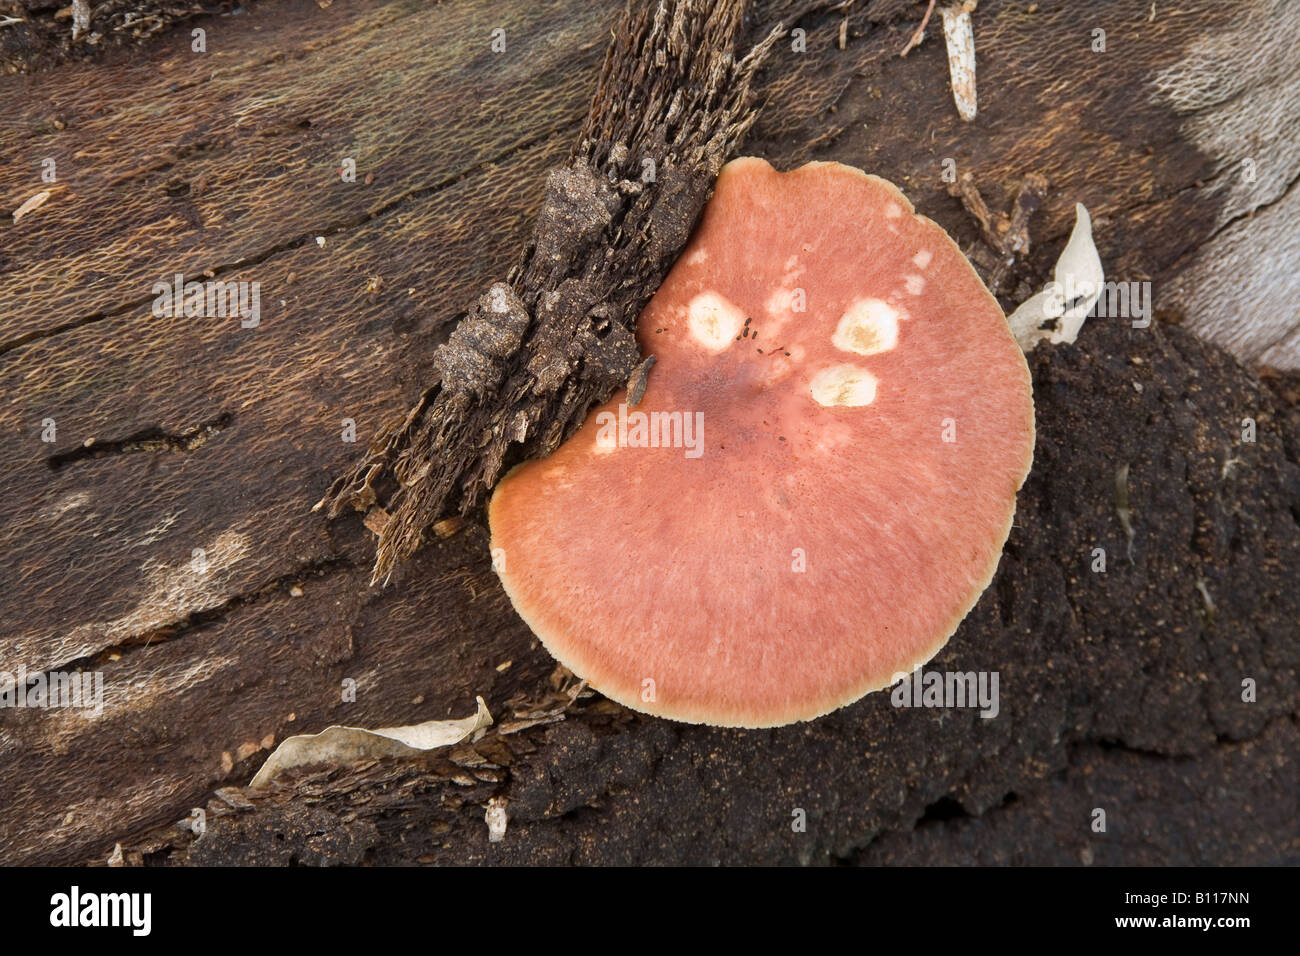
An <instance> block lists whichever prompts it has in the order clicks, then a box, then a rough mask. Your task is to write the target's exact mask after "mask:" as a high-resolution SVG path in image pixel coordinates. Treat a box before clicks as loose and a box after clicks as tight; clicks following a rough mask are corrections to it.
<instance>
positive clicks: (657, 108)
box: [316, 0, 783, 580]
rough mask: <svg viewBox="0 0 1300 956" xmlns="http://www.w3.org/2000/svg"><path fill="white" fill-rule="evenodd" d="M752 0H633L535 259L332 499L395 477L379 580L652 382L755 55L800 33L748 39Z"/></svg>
mask: <svg viewBox="0 0 1300 956" xmlns="http://www.w3.org/2000/svg"><path fill="white" fill-rule="evenodd" d="M744 6H745V4H744V0H724V2H717V3H710V2H705V0H661V2H660V3H659V4H658V5H657V6H649V5H645V6H642V5H639V4H635V3H632V4H629V6H628V9H627V11H626V12H625V14H624V17H623V21H622V23H621V24H620V26H619V28H618V29H617V30H616V31H615V34H614V40H613V42H612V43H611V45H610V48H609V50H608V52H607V54H606V57H605V63H604V67H603V69H602V72H601V76H600V82H599V85H598V86H597V89H596V94H595V97H594V99H593V101H592V105H591V109H590V112H589V113H588V115H587V119H586V122H585V123H584V125H583V128H582V133H581V135H580V136H579V138H578V141H577V143H576V144H575V145H574V148H573V150H572V152H571V154H570V158H569V161H568V163H567V164H566V165H564V166H562V167H560V168H558V169H555V170H553V171H552V172H551V173H550V176H549V178H548V181H547V187H546V196H545V200H544V202H543V205H542V209H541V212H540V213H539V215H538V218H537V222H536V224H535V226H534V229H533V235H532V239H531V241H530V242H529V244H528V246H527V248H526V249H525V250H524V251H523V254H522V256H521V257H520V260H519V262H518V264H517V265H515V266H514V267H513V268H512V269H511V270H510V273H509V275H508V276H507V277H506V280H505V281H504V282H494V283H492V284H491V285H490V286H489V287H488V289H487V291H486V292H485V293H483V294H482V295H481V296H479V297H478V299H477V300H476V301H475V302H473V303H472V304H471V305H470V306H469V309H468V311H467V312H466V313H465V315H464V317H463V318H462V319H461V321H460V324H459V325H458V326H457V327H456V329H455V331H453V332H452V334H451V336H450V338H449V339H448V341H447V342H446V344H444V345H443V346H442V347H441V348H439V350H438V352H437V353H436V355H435V356H434V360H433V364H434V371H435V374H436V377H437V378H436V381H435V382H434V384H433V385H432V386H431V387H430V388H428V389H427V390H426V391H425V392H424V394H423V395H422V396H421V397H420V400H419V401H418V402H417V403H416V404H415V406H414V407H413V408H412V409H411V410H410V411H409V412H408V413H407V415H406V417H405V419H403V420H402V421H400V422H396V423H393V424H391V425H389V426H387V427H385V428H384V429H382V430H381V431H380V433H379V434H378V436H377V437H376V438H375V440H374V442H373V443H372V444H371V446H370V449H369V451H368V453H367V454H366V455H365V457H363V458H362V459H361V460H360V461H359V462H358V463H357V464H356V465H355V466H354V467H353V468H352V469H351V471H349V472H348V473H347V474H346V475H345V476H343V477H341V478H340V479H338V480H337V481H336V482H335V483H334V485H333V486H332V487H331V488H330V490H329V492H328V493H327V494H326V496H325V497H324V498H323V499H322V500H321V501H320V502H319V503H317V505H316V508H317V509H319V508H326V509H327V513H328V514H329V516H330V517H335V516H337V515H338V514H339V513H340V512H342V511H343V510H344V508H345V507H346V506H348V505H351V506H352V507H354V508H356V509H358V510H361V511H367V510H369V509H370V508H371V507H372V506H374V505H375V504H377V503H378V502H379V501H380V495H381V494H382V493H383V491H384V490H385V486H384V484H383V482H384V481H385V479H390V480H389V481H388V484H389V485H391V484H392V482H391V479H396V484H397V487H396V489H395V491H394V492H393V493H392V494H391V495H390V496H389V497H388V499H387V502H386V505H385V510H386V511H387V512H389V520H388V521H387V522H386V523H384V524H383V530H382V532H381V533H380V534H379V544H378V554H377V557H376V562H375V569H374V579H375V580H381V579H383V580H387V579H388V577H389V576H390V575H391V573H392V571H393V569H394V567H395V566H396V565H397V564H398V563H399V562H400V561H402V560H403V559H405V558H406V557H408V556H409V555H410V554H411V553H412V552H414V551H415V549H416V548H418V547H419V545H420V541H421V538H422V535H423V534H424V531H425V529H427V528H428V527H430V526H431V525H432V524H433V523H434V522H436V521H438V520H439V519H440V518H443V517H445V516H446V515H447V514H449V513H452V512H459V513H460V514H462V515H463V514H467V513H469V512H471V511H472V510H474V509H475V508H476V507H478V506H479V505H480V504H481V503H482V502H483V499H484V495H485V493H486V492H488V491H489V490H490V489H491V488H492V487H493V486H494V485H495V484H496V482H497V480H498V479H499V478H500V477H501V476H502V474H503V473H504V471H505V469H506V467H507V465H509V464H512V463H514V462H516V461H520V460H523V459H525V458H536V457H542V456H545V455H547V454H549V453H550V452H551V451H553V450H554V449H555V448H556V447H557V446H558V445H559V444H560V443H561V442H562V441H564V440H565V439H566V438H567V437H569V435H571V434H572V433H573V432H574V431H575V430H576V429H577V428H578V426H579V425H581V424H582V421H583V419H584V418H585V417H586V415H587V412H588V410H589V409H590V408H591V406H592V405H594V404H599V403H600V402H603V401H605V400H606V399H607V398H609V396H610V395H611V394H613V392H614V391H615V390H616V389H618V388H620V387H622V386H624V385H627V384H628V383H629V380H630V379H633V378H634V377H635V378H636V383H634V384H637V385H639V386H640V387H644V375H645V372H646V369H645V368H641V365H642V359H641V354H640V350H639V349H638V347H637V343H636V338H635V334H634V333H635V330H636V320H637V316H638V315H639V314H640V312H641V309H642V308H643V307H644V306H645V304H646V302H647V301H649V299H650V296H651V295H653V294H654V291H655V289H656V288H658V286H659V283H660V282H661V281H662V279H663V277H664V275H665V274H666V273H667V271H668V269H669V267H671V266H672V264H673V261H674V259H675V258H676V257H677V254H678V253H679V252H680V251H681V249H682V247H683V246H684V245H685V243H686V240H687V238H688V237H689V235H690V232H691V229H692V228H693V227H694V225H695V222H696V219H697V218H698V217H699V214H700V211H701V210H702V209H703V208H704V204H705V202H706V201H707V200H708V198H709V195H710V193H711V191H712V188H713V182H714V180H715V179H716V177H717V174H718V170H719V169H720V168H721V167H722V164H723V163H724V162H725V161H726V159H727V156H728V154H729V153H730V152H731V151H732V150H733V149H734V148H735V147H736V146H737V144H738V143H739V142H740V140H741V138H742V137H743V136H744V134H745V132H746V130H747V129H748V128H749V126H750V124H751V123H752V122H753V120H754V116H755V111H754V107H753V102H752V95H751V89H750V87H751V82H752V80H753V76H754V72H755V70H756V69H757V67H758V66H759V64H760V63H761V62H762V61H763V59H764V57H765V56H766V54H767V53H768V51H769V50H770V49H771V47H772V45H773V43H775V42H776V40H777V39H778V38H779V37H780V36H781V34H782V32H783V31H782V29H781V28H780V27H777V28H776V29H774V30H773V31H771V32H770V33H768V35H767V36H766V37H765V38H764V39H763V40H762V41H761V42H759V43H758V44H756V45H755V46H754V47H753V48H752V49H751V50H750V51H749V52H748V53H746V54H745V55H744V56H743V57H737V56H735V55H734V53H733V49H734V46H735V43H736V39H737V37H738V36H739V34H740V33H741V29H742V19H743V12H744ZM646 361H647V362H649V361H650V360H649V359H648V360H646ZM377 482H380V483H381V484H380V490H379V491H377V490H376V483H377Z"/></svg>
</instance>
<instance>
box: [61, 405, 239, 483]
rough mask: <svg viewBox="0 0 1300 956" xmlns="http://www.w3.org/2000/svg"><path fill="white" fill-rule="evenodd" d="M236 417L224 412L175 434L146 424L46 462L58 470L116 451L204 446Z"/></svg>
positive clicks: (195, 448) (179, 450)
mask: <svg viewBox="0 0 1300 956" xmlns="http://www.w3.org/2000/svg"><path fill="white" fill-rule="evenodd" d="M234 420H235V416H234V415H233V414H231V413H230V412H223V413H222V414H221V415H218V416H217V417H216V418H214V419H211V420H210V421H207V422H203V423H201V424H198V425H195V426H194V427H193V428H190V429H187V430H185V431H183V432H180V433H178V434H172V433H169V432H165V431H163V430H162V429H161V428H159V427H158V426H154V427H152V428H146V429H143V430H142V431H138V432H135V433H134V434H131V435H128V436H127V437H125V438H117V439H112V440H110V441H102V442H101V441H96V440H95V439H93V438H91V439H87V441H86V442H85V444H83V445H81V446H79V447H77V448H73V449H70V450H68V451H62V452H58V453H57V454H53V455H50V456H49V457H48V458H47V459H45V462H46V464H47V465H49V466H50V469H51V470H52V471H58V470H59V469H61V468H63V467H64V466H65V465H70V464H73V463H75V462H80V461H92V460H94V459H97V458H108V457H110V456H114V455H126V454H131V453H134V452H142V451H149V452H191V451H196V450H197V449H199V448H202V447H203V446H204V445H206V444H207V443H208V442H209V441H211V440H212V439H213V438H214V437H216V436H217V435H219V434H220V433H221V432H222V431H224V430H225V429H226V428H228V427H230V423H231V422H233V421H234Z"/></svg>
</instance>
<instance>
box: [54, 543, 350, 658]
mask: <svg viewBox="0 0 1300 956" xmlns="http://www.w3.org/2000/svg"><path fill="white" fill-rule="evenodd" d="M356 568H357V565H356V563H355V562H354V561H353V560H352V559H351V558H348V557H345V556H343V555H331V556H329V557H326V558H320V559H318V560H316V561H311V562H308V563H307V564H304V565H301V566H299V567H297V568H295V569H294V570H292V571H289V572H287V573H285V574H281V575H279V576H278V577H276V578H273V579H272V580H270V581H268V582H267V583H265V584H263V585H261V586H259V587H256V588H254V589H253V590H251V591H244V592H242V593H240V594H234V595H231V596H230V597H228V598H226V600H224V601H222V602H221V603H220V604H217V605H214V606H212V607H209V608H204V609H202V610H198V611H191V612H190V613H189V614H187V615H185V616H184V617H182V618H180V619H178V620H176V621H173V622H172V623H170V624H164V625H161V626H159V627H152V628H150V629H149V630H147V631H140V632H138V633H136V634H130V635H127V636H126V637H123V638H121V639H120V640H118V641H116V642H115V643H113V644H110V645H108V646H107V647H101V648H99V649H98V650H97V651H95V653H93V654H91V655H89V656H86V657H79V658H76V659H75V660H71V661H67V662H65V663H63V664H60V665H58V666H57V667H51V668H50V670H55V671H80V670H95V669H103V668H105V667H106V666H107V665H108V664H109V663H110V662H112V663H120V661H121V660H123V659H124V658H125V657H126V656H127V655H128V654H130V653H131V652H132V651H134V650H142V649H144V648H146V647H149V646H151V645H157V644H163V643H166V642H168V641H173V640H176V639H177V638H179V637H182V636H184V635H185V634H188V633H189V632H190V631H194V630H198V629H199V628H202V627H206V626H208V625H210V624H215V623H217V622H219V621H221V620H223V619H224V618H226V617H228V616H229V615H230V614H231V613H233V612H235V611H238V610H239V609H240V608H243V607H247V606H248V605H250V604H255V603H257V602H258V601H259V600H261V599H262V598H264V597H266V596H267V595H270V594H272V593H273V592H275V591H281V590H284V591H287V590H288V589H289V588H290V587H292V586H293V585H294V584H297V583H298V582H299V581H302V580H304V579H306V578H325V577H330V576H332V575H334V574H337V573H338V572H340V571H354V570H356Z"/></svg>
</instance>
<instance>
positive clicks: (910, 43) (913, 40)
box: [898, 0, 934, 56]
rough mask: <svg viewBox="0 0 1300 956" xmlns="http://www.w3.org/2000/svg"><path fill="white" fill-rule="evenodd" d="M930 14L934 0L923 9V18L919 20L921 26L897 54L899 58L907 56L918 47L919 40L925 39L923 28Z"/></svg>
mask: <svg viewBox="0 0 1300 956" xmlns="http://www.w3.org/2000/svg"><path fill="white" fill-rule="evenodd" d="M932 13H934V0H930V5H929V6H928V7H926V8H925V16H924V17H922V18H921V25H920V26H919V27H917V28H916V32H915V33H913V34H912V38H911V39H910V40H908V41H907V46H905V47H903V49H901V50H900V51H899V52H898V55H899V56H907V54H908V53H909V52H910V51H911V49H912V48H913V47H915V46H920V44H921V40H922V39H924V38H925V28H926V25H927V24H928V23H929V22H930V14H932Z"/></svg>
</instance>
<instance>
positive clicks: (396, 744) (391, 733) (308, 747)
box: [249, 697, 492, 787]
mask: <svg viewBox="0 0 1300 956" xmlns="http://www.w3.org/2000/svg"><path fill="white" fill-rule="evenodd" d="M477 700H478V712H477V713H475V714H473V715H472V716H470V717H463V718H461V719H460V720H430V721H426V722H425V723H422V724H412V725H410V726H407V727H380V728H379V729H377V730H364V729H362V728H360V727H342V726H334V727H326V728H325V729H324V730H322V731H321V732H320V733H318V734H299V735H298V736H296V737H290V738H288V739H287V740H285V741H284V743H282V744H280V746H279V747H278V748H277V749H276V751H275V753H273V754H271V756H270V757H268V758H267V759H266V763H264V764H262V769H261V770H259V771H257V776H255V777H253V781H252V783H250V784H249V786H250V787H265V786H266V785H267V784H269V783H270V782H271V781H272V780H274V779H275V777H276V776H277V775H278V774H279V773H280V772H281V771H283V770H287V769H289V768H290V767H299V766H304V765H306V764H333V765H336V766H338V765H346V764H352V763H356V762H357V761H360V760H371V759H375V758H379V757H409V756H411V755H412V754H417V753H423V752H424V751H428V750H436V749H437V748H439V747H450V746H452V745H453V744H458V743H461V742H462V741H465V740H469V739H470V738H472V737H473V736H474V735H475V734H476V733H477V732H478V731H480V730H482V729H483V728H485V727H488V726H490V725H491V724H492V715H491V714H489V713H488V709H487V704H485V703H484V702H483V698H482V697H479V698H477Z"/></svg>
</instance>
